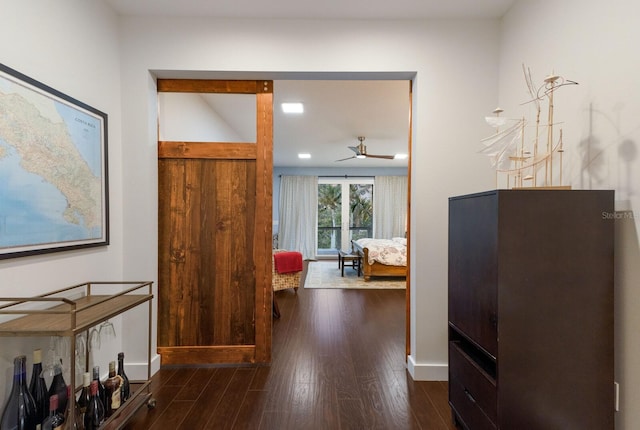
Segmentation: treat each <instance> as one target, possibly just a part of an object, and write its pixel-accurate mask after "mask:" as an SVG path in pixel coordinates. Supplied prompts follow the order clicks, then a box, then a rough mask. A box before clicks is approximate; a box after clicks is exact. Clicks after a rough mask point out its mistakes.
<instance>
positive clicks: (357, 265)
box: [338, 249, 362, 277]
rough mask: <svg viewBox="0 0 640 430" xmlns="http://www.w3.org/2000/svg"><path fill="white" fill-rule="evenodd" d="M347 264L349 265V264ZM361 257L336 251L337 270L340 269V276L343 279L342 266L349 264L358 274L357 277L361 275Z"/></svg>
mask: <svg viewBox="0 0 640 430" xmlns="http://www.w3.org/2000/svg"><path fill="white" fill-rule="evenodd" d="M349 262H350V263H351V264H349ZM361 263H362V257H360V255H358V254H350V253H348V252H345V251H343V250H341V249H339V250H338V269H340V270H341V271H340V274H341V276H342V277H344V266H345V265H347V264H349V265H350V266H351V267H352V268H353V270H355V271H356V272H358V276H360V275H361V273H362V264H361Z"/></svg>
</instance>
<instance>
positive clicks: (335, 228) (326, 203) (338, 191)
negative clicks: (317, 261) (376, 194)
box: [317, 178, 373, 255]
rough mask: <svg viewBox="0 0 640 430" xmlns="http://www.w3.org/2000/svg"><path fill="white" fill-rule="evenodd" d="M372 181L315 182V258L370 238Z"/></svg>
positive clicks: (333, 253)
mask: <svg viewBox="0 0 640 430" xmlns="http://www.w3.org/2000/svg"><path fill="white" fill-rule="evenodd" d="M372 234H373V178H344V179H339V178H319V179H318V250H317V254H318V255H336V254H337V253H338V249H343V250H345V251H347V250H350V249H351V240H352V239H360V238H363V237H372Z"/></svg>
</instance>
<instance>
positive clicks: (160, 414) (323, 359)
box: [125, 288, 455, 430]
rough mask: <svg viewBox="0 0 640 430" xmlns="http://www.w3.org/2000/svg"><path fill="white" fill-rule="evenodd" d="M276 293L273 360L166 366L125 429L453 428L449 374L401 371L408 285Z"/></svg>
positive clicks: (403, 356) (325, 429)
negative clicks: (149, 403)
mask: <svg viewBox="0 0 640 430" xmlns="http://www.w3.org/2000/svg"><path fill="white" fill-rule="evenodd" d="M276 294H277V299H278V303H279V305H280V311H281V314H282V317H281V318H280V319H279V320H274V325H273V362H272V364H271V365H270V366H254V367H249V366H247V367H207V368H193V367H189V368H169V367H163V368H162V369H161V370H160V371H159V372H158V373H157V374H156V375H155V376H154V377H153V382H152V391H153V397H154V398H155V399H156V401H157V406H156V408H155V409H147V408H145V407H143V408H141V409H140V410H139V411H138V413H137V414H136V416H135V417H134V419H133V420H132V421H131V422H130V423H129V424H128V425H127V427H125V429H126V430H141V429H171V430H174V429H188V430H200V429H264V430H288V429H291V430H312V429H319V430H333V429H336V430H346V429H367V430H369V429H399V430H401V429H425V430H436V429H450V430H451V429H455V427H454V426H453V424H452V420H451V412H450V409H449V406H448V403H447V390H448V388H447V383H446V382H416V381H413V380H412V379H411V377H410V376H409V373H408V372H407V370H406V366H405V354H404V351H405V345H404V339H405V332H404V330H405V291H404V290H401V291H398V290H326V289H314V290H305V289H302V288H301V289H299V291H298V293H297V294H294V292H293V290H285V291H280V292H278V293H276Z"/></svg>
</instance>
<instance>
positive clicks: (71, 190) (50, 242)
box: [0, 64, 109, 259]
mask: <svg viewBox="0 0 640 430" xmlns="http://www.w3.org/2000/svg"><path fill="white" fill-rule="evenodd" d="M108 195H109V193H108V175H107V115H106V114H105V113H103V112H100V111H98V110H96V109H94V108H92V107H91V106H88V105H86V104H84V103H82V102H79V101H78V100H75V99H73V98H71V97H69V96H67V95H65V94H62V93H61V92H59V91H56V90H54V89H53V88H50V87H48V86H46V85H44V84H42V83H40V82H38V81H36V80H34V79H31V78H29V77H27V76H25V75H23V74H21V73H19V72H17V71H15V70H13V69H11V68H9V67H6V66H5V65H3V64H0V259H2V258H12V257H22V256H25V255H33V254H41V253H46V252H56V251H64V250H70V249H78V248H84V247H92V246H104V245H108V244H109V205H108Z"/></svg>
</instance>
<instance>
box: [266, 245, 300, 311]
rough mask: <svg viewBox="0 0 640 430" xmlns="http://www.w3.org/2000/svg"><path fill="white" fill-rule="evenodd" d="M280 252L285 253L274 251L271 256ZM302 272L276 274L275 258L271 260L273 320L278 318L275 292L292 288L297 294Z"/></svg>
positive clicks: (282, 250) (279, 250)
mask: <svg viewBox="0 0 640 430" xmlns="http://www.w3.org/2000/svg"><path fill="white" fill-rule="evenodd" d="M280 252H287V250H285V249H274V250H273V254H274V255H275V254H277V253H280ZM301 274H302V271H297V272H291V273H278V271H277V270H276V263H275V258H271V283H272V286H273V292H274V296H273V316H274V317H275V318H280V309H279V308H278V302H277V301H276V296H275V292H276V291H280V290H286V289H288V288H293V290H294V291H295V292H296V293H297V292H298V287H299V286H300V275H301Z"/></svg>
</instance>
